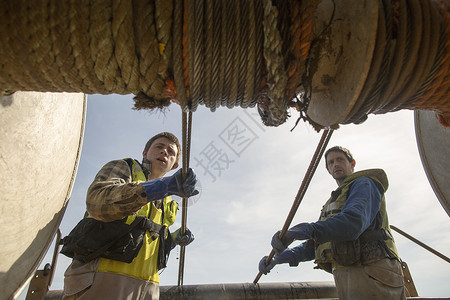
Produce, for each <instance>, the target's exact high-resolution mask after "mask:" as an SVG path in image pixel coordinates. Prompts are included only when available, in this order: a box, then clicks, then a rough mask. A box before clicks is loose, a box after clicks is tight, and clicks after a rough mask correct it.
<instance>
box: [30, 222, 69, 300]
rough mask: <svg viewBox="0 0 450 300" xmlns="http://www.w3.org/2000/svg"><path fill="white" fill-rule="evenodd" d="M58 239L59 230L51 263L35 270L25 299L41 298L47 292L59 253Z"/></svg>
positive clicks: (35, 299) (59, 237) (36, 299)
mask: <svg viewBox="0 0 450 300" xmlns="http://www.w3.org/2000/svg"><path fill="white" fill-rule="evenodd" d="M59 240H61V230H59V229H58V231H57V232H56V241H55V250H54V251H53V258H52V264H46V265H45V266H44V269H43V270H36V272H35V273H34V277H33V279H31V282H30V286H29V287H28V292H27V296H26V298H25V299H26V300H41V299H43V298H44V296H45V295H46V294H47V292H48V291H49V289H50V285H51V284H52V280H53V275H54V274H55V267H56V261H57V258H58V253H59V247H60V245H59Z"/></svg>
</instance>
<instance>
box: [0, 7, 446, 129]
mask: <svg viewBox="0 0 450 300" xmlns="http://www.w3.org/2000/svg"><path fill="white" fill-rule="evenodd" d="M180 2H181V3H180ZM320 2H321V1H319V0H314V1H302V0H287V1H282V0H263V1H261V0H248V1H240V0H230V1H228V0H218V1H186V0H183V1H165V0H156V1H124V0H99V1H97V0H96V1H93V0H80V1H76V0H68V1H55V0H42V1H34V2H33V1H31V2H30V1H26V0H17V1H14V3H12V2H11V1H6V2H5V3H4V5H3V9H2V11H1V12H0V45H1V46H0V70H1V72H0V74H1V75H0V93H1V94H10V93H11V92H12V91H17V90H22V91H39V92H83V93H87V94H93V93H100V94H111V93H115V94H129V93H133V94H135V95H136V96H135V98H134V100H135V108H136V109H144V108H149V109H155V108H164V107H166V106H168V105H169V104H170V103H171V102H176V103H178V104H179V105H180V106H181V107H182V109H183V110H184V111H187V110H191V111H195V110H196V109H197V107H198V105H205V106H206V107H208V108H209V109H210V110H211V111H215V110H216V109H217V107H219V106H226V107H228V108H233V107H235V106H240V107H242V108H248V107H253V106H255V105H256V104H258V109H259V112H260V115H261V118H262V121H263V123H264V124H266V125H268V126H278V125H280V124H282V123H283V122H285V121H286V119H287V118H288V116H289V113H288V109H289V107H296V108H297V110H299V112H300V116H303V115H307V112H308V106H309V103H310V102H311V101H310V100H311V99H312V101H314V97H313V96H314V95H313V93H314V91H311V90H308V89H309V88H310V84H311V82H310V81H311V80H312V78H313V77H314V73H315V68H316V66H317V65H319V64H318V62H319V61H320V59H321V57H323V55H324V54H326V51H327V48H326V46H327V45H328V44H327V41H326V40H325V39H324V36H322V35H321V33H320V32H319V33H317V32H314V31H313V29H314V28H315V27H320V26H321V24H322V23H324V22H327V21H328V20H322V19H321V18H326V16H325V15H323V16H322V15H321V14H318V13H317V11H318V9H319V8H320V7H319V6H318V4H319V3H320ZM332 5H334V6H339V7H341V6H342V5H343V1H342V0H333V1H332ZM377 5H378V6H379V20H378V28H377V33H376V35H375V37H374V38H375V39H376V40H375V47H374V53H373V58H371V59H372V61H371V62H369V63H370V66H371V67H370V70H369V72H368V74H367V77H366V78H365V82H363V83H362V89H361V90H360V94H359V95H356V101H353V102H354V103H353V102H352V104H349V105H352V106H351V107H349V108H348V109H346V110H343V112H342V114H346V115H343V116H340V117H339V118H337V119H339V120H341V121H339V122H341V123H342V124H348V123H361V122H363V121H364V120H365V119H366V118H367V115H368V114H371V113H374V114H384V113H387V112H392V111H396V110H399V109H414V110H416V109H426V110H433V111H435V112H436V113H437V114H438V117H439V119H440V121H441V123H442V124H443V125H444V126H450V101H448V93H449V90H450V8H449V7H450V4H449V2H448V1H446V0H424V1H421V0H380V1H377ZM339 24H340V22H339V20H336V19H332V20H331V21H330V24H329V25H328V26H329V27H332V28H334V27H333V26H339ZM315 25H318V26H315ZM328 38H329V39H332V38H333V36H329V37H328ZM328 42H329V41H328ZM337 42H339V41H337ZM313 46H314V47H313ZM318 49H321V51H322V52H321V51H319V50H318ZM323 51H325V52H323ZM349 51H350V50H349ZM180 69H181V70H182V72H181V74H180ZM180 75H181V76H180ZM315 79H316V78H315ZM327 100H328V99H327V98H325V99H323V101H327ZM320 101H322V100H320ZM342 101H345V99H343V100H342ZM338 102H339V101H338ZM338 104H339V103H329V104H328V103H327V105H324V107H326V109H330V110H333V107H334V105H338ZM324 109H325V108H324ZM324 113H325V112H324ZM304 119H306V120H308V121H309V122H310V123H311V124H312V125H313V126H314V128H315V129H316V130H317V129H320V128H323V127H332V128H335V127H336V125H337V124H325V125H320V124H316V123H314V120H312V119H311V118H308V117H307V116H306V118H304ZM335 119H336V118H335Z"/></svg>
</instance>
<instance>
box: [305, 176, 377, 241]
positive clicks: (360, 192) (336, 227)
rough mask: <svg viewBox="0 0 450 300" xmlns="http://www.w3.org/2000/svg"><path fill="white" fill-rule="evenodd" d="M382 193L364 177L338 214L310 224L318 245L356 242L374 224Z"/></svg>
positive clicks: (355, 184) (356, 182)
mask: <svg viewBox="0 0 450 300" xmlns="http://www.w3.org/2000/svg"><path fill="white" fill-rule="evenodd" d="M380 202H381V193H380V192H379V190H378V188H377V187H376V185H375V183H374V182H373V181H372V180H371V179H369V178H367V177H362V178H359V179H358V180H356V181H355V182H354V183H353V185H352V187H351V189H350V194H349V196H348V199H347V201H346V203H345V205H344V207H343V208H342V211H341V212H339V213H338V214H336V215H334V216H332V217H330V218H328V219H326V220H324V221H317V222H314V223H310V225H311V227H310V228H311V229H312V230H310V233H311V237H312V238H313V239H314V241H315V242H316V243H324V242H328V241H331V240H333V241H349V240H356V239H357V238H358V237H359V236H360V235H361V234H362V233H363V232H364V231H365V230H366V229H367V228H368V227H369V226H370V224H371V223H372V222H373V220H374V219H375V217H376V215H377V213H378V210H379V208H380Z"/></svg>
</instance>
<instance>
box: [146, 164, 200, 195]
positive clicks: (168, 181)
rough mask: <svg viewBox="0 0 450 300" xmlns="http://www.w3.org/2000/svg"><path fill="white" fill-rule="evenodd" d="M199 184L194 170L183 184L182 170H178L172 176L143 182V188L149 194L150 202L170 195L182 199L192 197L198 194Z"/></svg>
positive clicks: (189, 172)
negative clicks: (197, 184)
mask: <svg viewBox="0 0 450 300" xmlns="http://www.w3.org/2000/svg"><path fill="white" fill-rule="evenodd" d="M196 183H197V176H196V175H195V173H194V170H192V169H191V168H189V170H188V173H187V175H186V180H185V181H184V182H183V177H182V170H181V169H180V170H178V171H177V172H176V173H175V174H173V175H172V176H167V177H163V178H158V179H153V180H149V181H145V182H142V183H141V184H142V186H143V187H144V189H145V192H146V193H147V199H148V201H149V202H151V201H155V200H159V199H162V198H164V197H167V196H170V195H177V196H180V197H191V196H194V195H197V194H198V190H197V189H196V188H195V184H196Z"/></svg>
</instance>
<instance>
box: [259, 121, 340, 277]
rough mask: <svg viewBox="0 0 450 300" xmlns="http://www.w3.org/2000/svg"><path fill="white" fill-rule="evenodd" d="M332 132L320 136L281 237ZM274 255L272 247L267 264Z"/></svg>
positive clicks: (298, 204)
mask: <svg viewBox="0 0 450 300" xmlns="http://www.w3.org/2000/svg"><path fill="white" fill-rule="evenodd" d="M332 133H333V129H326V130H325V131H324V132H323V134H322V137H321V138H320V141H319V144H318V145H317V148H316V151H315V153H314V155H313V158H312V160H311V163H310V164H309V167H308V170H307V171H306V174H305V177H304V178H303V181H302V183H301V185H300V188H299V189H298V192H297V196H296V197H295V200H294V203H292V207H291V210H290V212H289V214H288V216H287V218H286V221H285V222H284V226H283V229H282V230H281V232H280V239H281V238H283V236H284V235H285V234H286V231H287V230H288V229H289V226H290V225H291V222H292V220H293V219H294V216H295V213H296V212H297V209H298V207H299V206H300V203H301V202H302V200H303V197H304V196H305V193H306V190H307V189H308V185H309V183H310V182H311V179H312V177H313V175H314V172H315V171H316V169H317V165H318V164H319V162H320V159H321V157H322V154H323V152H324V151H325V148H326V147H327V145H328V142H329V141H330V138H331V135H332ZM274 255H275V251H274V250H273V249H272V251H270V254H269V256H268V257H267V260H266V265H267V264H268V263H269V262H270V260H271V259H272V258H273V257H274ZM261 276H262V273H261V272H259V273H258V275H257V276H256V278H255V280H254V281H253V283H254V284H256V283H258V280H259V279H260V278H261Z"/></svg>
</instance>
